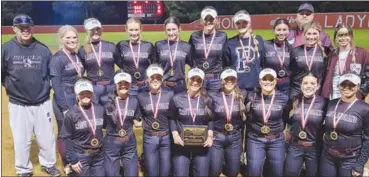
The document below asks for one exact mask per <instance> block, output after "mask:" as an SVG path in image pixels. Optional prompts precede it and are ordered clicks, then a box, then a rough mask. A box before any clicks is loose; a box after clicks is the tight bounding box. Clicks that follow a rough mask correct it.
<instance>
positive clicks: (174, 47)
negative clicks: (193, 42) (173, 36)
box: [155, 40, 192, 82]
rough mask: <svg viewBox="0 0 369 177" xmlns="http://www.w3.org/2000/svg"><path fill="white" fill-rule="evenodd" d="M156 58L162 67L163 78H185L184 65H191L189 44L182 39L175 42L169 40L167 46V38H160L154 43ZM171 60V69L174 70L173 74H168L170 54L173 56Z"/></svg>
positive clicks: (172, 80) (173, 79) (168, 79)
mask: <svg viewBox="0 0 369 177" xmlns="http://www.w3.org/2000/svg"><path fill="white" fill-rule="evenodd" d="M155 48H156V59H157V62H158V63H159V64H160V65H161V67H163V69H164V80H166V81H171V82H175V81H177V80H183V79H185V65H186V64H188V65H189V66H190V67H192V61H191V46H190V45H189V44H188V43H187V42H184V41H181V40H180V41H179V42H178V44H177V42H174V41H170V42H169V46H168V40H162V41H158V42H156V43H155ZM175 51H177V52H175ZM174 54H176V55H175V58H173V59H172V60H174V62H173V69H174V71H175V74H174V76H170V69H171V68H172V66H171V61H170V55H172V56H174Z"/></svg>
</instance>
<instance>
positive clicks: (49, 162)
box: [8, 100, 56, 174]
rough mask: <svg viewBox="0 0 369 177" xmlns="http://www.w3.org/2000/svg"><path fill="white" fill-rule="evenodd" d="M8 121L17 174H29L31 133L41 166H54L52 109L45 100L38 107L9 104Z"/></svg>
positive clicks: (30, 169)
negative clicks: (38, 148)
mask: <svg viewBox="0 0 369 177" xmlns="http://www.w3.org/2000/svg"><path fill="white" fill-rule="evenodd" d="M8 109H9V121H10V128H11V131H12V135H13V139H14V153H15V169H16V171H17V174H21V173H31V172H32V163H31V161H30V160H29V157H30V148H31V138H32V135H33V133H35V135H36V141H37V144H38V146H39V147H40V152H39V154H38V158H39V161H40V164H41V166H45V167H52V166H54V165H55V164H56V151H55V136H54V130H53V121H52V116H53V109H52V105H51V101H50V100H47V101H45V102H44V103H42V104H41V105H39V106H21V105H16V104H12V103H9V105H8Z"/></svg>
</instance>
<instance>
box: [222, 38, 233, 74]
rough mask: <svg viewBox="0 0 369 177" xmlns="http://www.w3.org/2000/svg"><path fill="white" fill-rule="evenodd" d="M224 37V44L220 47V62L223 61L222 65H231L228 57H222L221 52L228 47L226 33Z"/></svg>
mask: <svg viewBox="0 0 369 177" xmlns="http://www.w3.org/2000/svg"><path fill="white" fill-rule="evenodd" d="M225 37H226V39H225V41H224V45H223V48H222V62H223V67H230V66H231V62H230V60H229V57H223V56H224V55H223V53H224V52H225V51H227V49H228V37H227V34H226V35H225Z"/></svg>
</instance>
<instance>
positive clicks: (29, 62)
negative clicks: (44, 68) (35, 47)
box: [13, 55, 42, 69]
mask: <svg viewBox="0 0 369 177" xmlns="http://www.w3.org/2000/svg"><path fill="white" fill-rule="evenodd" d="M41 60H42V57H41V56H34V55H32V56H13V65H14V68H15V69H25V68H27V69H40V68H41V64H42V61H41Z"/></svg>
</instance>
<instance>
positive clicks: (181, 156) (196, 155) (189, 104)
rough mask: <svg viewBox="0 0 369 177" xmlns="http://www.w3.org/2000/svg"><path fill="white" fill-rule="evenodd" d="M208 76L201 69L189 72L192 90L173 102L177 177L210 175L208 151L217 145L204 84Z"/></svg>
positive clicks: (172, 124) (172, 114)
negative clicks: (214, 144)
mask: <svg viewBox="0 0 369 177" xmlns="http://www.w3.org/2000/svg"><path fill="white" fill-rule="evenodd" d="M204 77H205V73H204V72H203V71H202V70H201V69H199V68H193V69H191V70H190V71H189V72H188V90H187V92H182V93H178V94H176V95H175V96H174V97H173V98H172V100H171V103H170V128H171V131H172V135H173V140H174V144H175V145H174V146H173V173H174V176H188V175H189V170H190V164H191V163H192V166H193V167H192V170H193V171H192V174H193V176H208V174H209V159H208V151H209V148H208V147H211V146H212V144H213V121H212V120H211V119H210V117H211V112H210V110H209V108H208V106H207V105H208V102H209V97H208V95H207V92H206V90H205V88H204V87H203V84H204Z"/></svg>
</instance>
